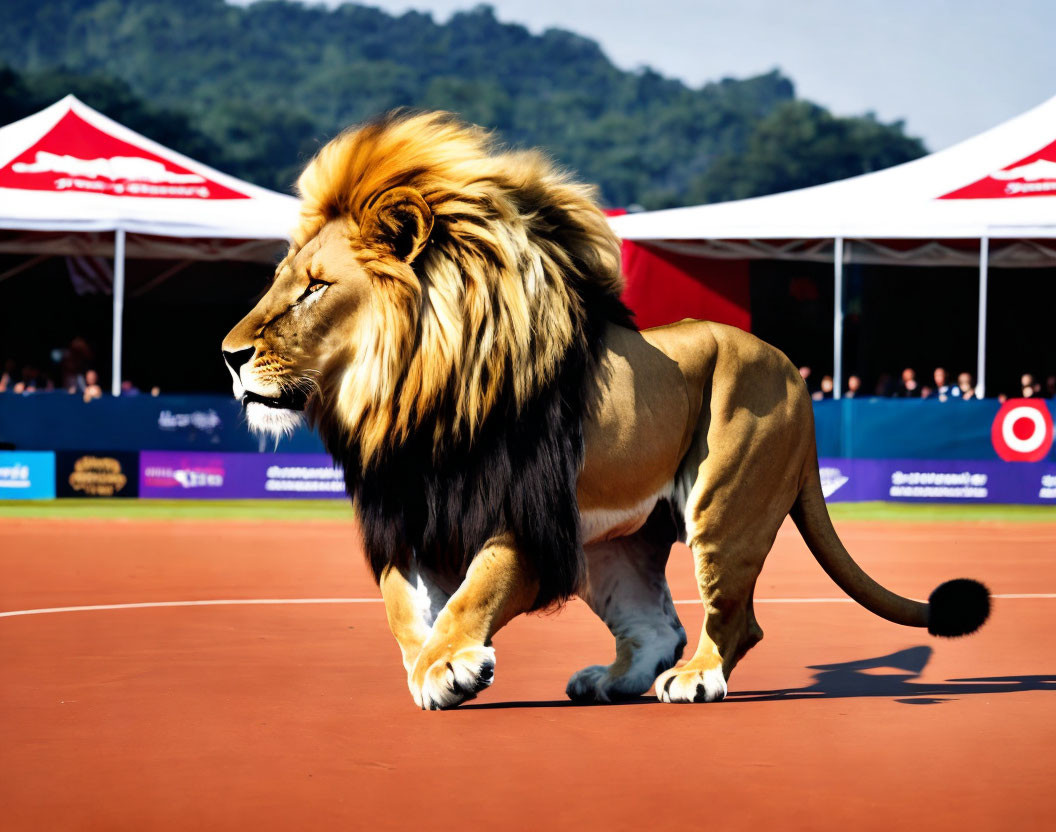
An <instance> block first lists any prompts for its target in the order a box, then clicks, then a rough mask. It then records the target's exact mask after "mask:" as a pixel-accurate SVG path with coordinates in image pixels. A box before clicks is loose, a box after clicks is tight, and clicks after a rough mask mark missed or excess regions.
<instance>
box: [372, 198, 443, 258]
mask: <svg viewBox="0 0 1056 832" xmlns="http://www.w3.org/2000/svg"><path fill="white" fill-rule="evenodd" d="M360 229H361V231H362V234H363V239H364V241H365V242H367V244H368V245H372V246H377V247H380V248H386V249H388V250H389V251H391V252H392V254H393V255H395V256H396V257H398V258H399V259H400V260H403V261H404V262H405V263H410V262H411V261H412V260H414V258H415V257H417V256H418V255H419V254H421V253H422V249H423V248H425V244H426V243H427V242H428V241H429V235H430V234H431V233H432V230H433V212H432V209H430V208H429V206H428V205H427V204H426V202H425V200H424V199H422V195H421V194H420V193H418V191H416V190H414V188H393V189H392V190H390V191H386V192H385V193H383V194H382V195H381V196H380V197H378V199H377V201H376V202H375V203H374V204H373V205H371V206H370V208H369V209H367V215H366V217H365V218H364V220H363V222H362V223H361V224H360Z"/></svg>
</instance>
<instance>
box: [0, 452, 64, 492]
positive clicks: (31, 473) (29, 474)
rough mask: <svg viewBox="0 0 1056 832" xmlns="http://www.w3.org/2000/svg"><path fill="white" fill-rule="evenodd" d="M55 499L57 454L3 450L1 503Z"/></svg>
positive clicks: (0, 468) (0, 454) (1, 457)
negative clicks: (4, 501)
mask: <svg viewBox="0 0 1056 832" xmlns="http://www.w3.org/2000/svg"><path fill="white" fill-rule="evenodd" d="M54 497H55V454H53V453H51V452H49V451H0V500H51V499H54Z"/></svg>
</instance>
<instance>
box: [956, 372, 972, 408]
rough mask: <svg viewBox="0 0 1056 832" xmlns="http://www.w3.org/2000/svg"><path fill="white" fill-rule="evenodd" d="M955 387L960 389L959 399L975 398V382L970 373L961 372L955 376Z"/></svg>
mask: <svg viewBox="0 0 1056 832" xmlns="http://www.w3.org/2000/svg"><path fill="white" fill-rule="evenodd" d="M957 389H958V390H960V399H961V401H965V402H966V401H969V400H970V399H974V398H975V383H974V380H973V379H972V374H971V373H961V374H960V375H959V376H957Z"/></svg>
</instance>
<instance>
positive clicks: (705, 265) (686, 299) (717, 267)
mask: <svg viewBox="0 0 1056 832" xmlns="http://www.w3.org/2000/svg"><path fill="white" fill-rule="evenodd" d="M623 272H624V274H625V275H626V278H627V285H626V288H625V289H624V292H623V302H624V303H626V304H627V306H628V307H630V309H631V311H632V312H634V316H635V320H636V321H637V323H638V326H639V327H641V328H642V329H647V328H648V327H651V326H660V325H661V324H669V323H671V322H673V321H680V320H682V319H683V318H701V319H704V320H709V321H718V322H719V323H724V324H731V325H733V326H736V327H740V328H741V329H743V330H746V331H751V328H752V315H751V305H750V296H749V289H748V261H747V260H716V259H713V258H708V257H693V256H690V255H685V254H674V253H672V252H669V251H664V250H662V249H657V248H652V247H650V246H648V245H647V244H643V243H635V242H632V241H630V240H624V241H623Z"/></svg>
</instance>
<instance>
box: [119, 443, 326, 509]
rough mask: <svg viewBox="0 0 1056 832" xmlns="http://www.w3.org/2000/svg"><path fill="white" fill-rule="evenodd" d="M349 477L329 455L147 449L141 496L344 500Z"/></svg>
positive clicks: (141, 465) (142, 458)
mask: <svg viewBox="0 0 1056 832" xmlns="http://www.w3.org/2000/svg"><path fill="white" fill-rule="evenodd" d="M344 494H345V479H344V475H343V474H342V473H341V470H340V469H339V468H334V465H333V462H332V461H331V459H330V457H328V456H326V455H324V454H249V453H247V454H225V453H203V452H197V451H187V452H180V451H143V452H142V453H141V454H140V457H139V496H140V497H155V498H163V499H169V500H179V499H192V500H239V499H242V500H245V499H272V500H275V499H301V500H305V499H335V498H336V499H340V498H341V497H343V496H344Z"/></svg>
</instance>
